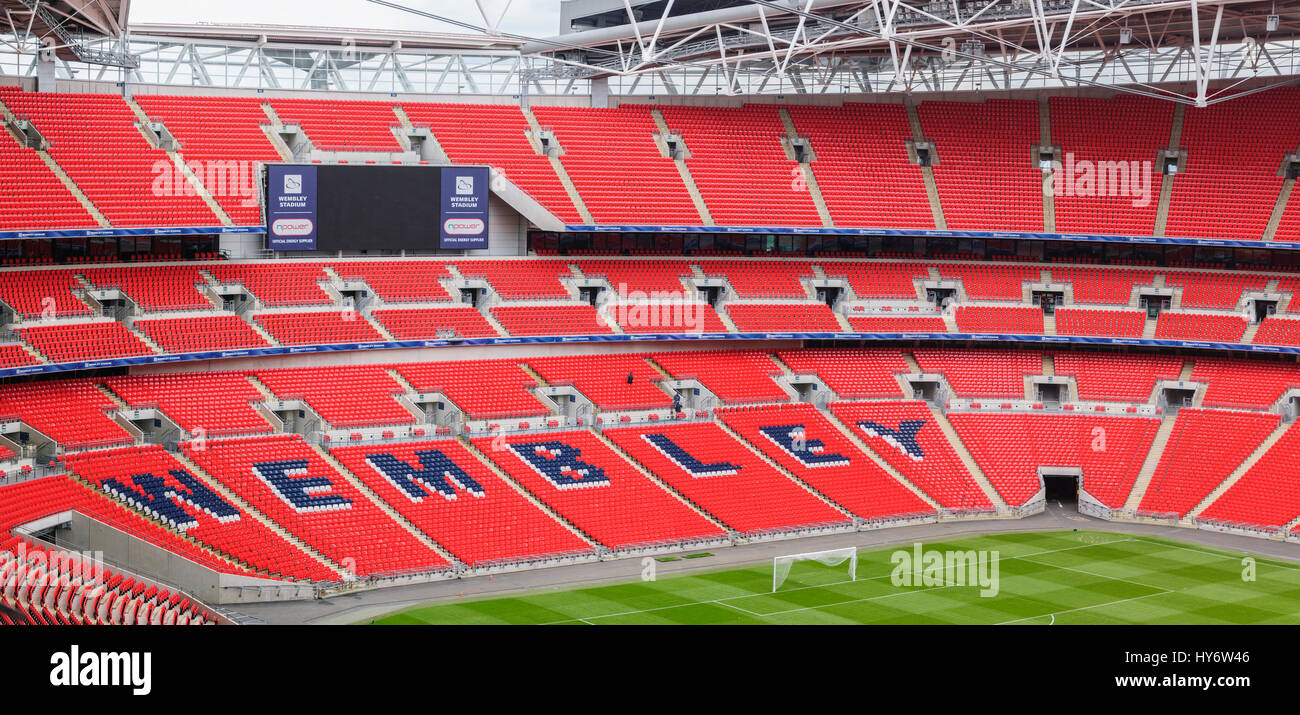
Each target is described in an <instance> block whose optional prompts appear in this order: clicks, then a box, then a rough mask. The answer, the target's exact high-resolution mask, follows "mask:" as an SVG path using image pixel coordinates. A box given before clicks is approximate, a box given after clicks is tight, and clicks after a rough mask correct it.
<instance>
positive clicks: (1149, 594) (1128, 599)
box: [995, 591, 1178, 626]
mask: <svg viewBox="0 0 1300 715" xmlns="http://www.w3.org/2000/svg"><path fill="white" fill-rule="evenodd" d="M1170 593H1178V592H1177V591H1161V592H1160V593H1148V594H1147V595H1145V596H1134V597H1133V598H1121V599H1120V600H1118V601H1108V602H1106V603H1095V604H1093V605H1091V606H1079V607H1078V608H1070V609H1066V610H1064V611H1053V612H1052V613H1040V614H1039V615H1037V616H1026V617H1024V618H1017V619H1015V620H1011V621H1003V622H1001V623H997V624H995V625H999V626H1005V625H1007V624H1008V623H1019V622H1021V621H1029V620H1033V619H1035V618H1042V617H1043V616H1051V617H1052V623H1049V624H1048V625H1052V624H1053V623H1056V617H1057V616H1058V615H1060V614H1062V613H1074V612H1075V611H1087V610H1091V609H1093V608H1102V607H1103V606H1113V605H1115V604H1117V603H1127V602H1129V601H1138V600H1141V599H1143V598H1151V597H1152V596H1164V595H1166V594H1170Z"/></svg>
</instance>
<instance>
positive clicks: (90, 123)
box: [0, 87, 220, 228]
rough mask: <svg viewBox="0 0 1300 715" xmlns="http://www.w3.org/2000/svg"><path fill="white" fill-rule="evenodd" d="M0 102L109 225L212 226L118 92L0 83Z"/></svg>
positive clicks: (212, 217) (211, 217) (200, 203)
mask: <svg viewBox="0 0 1300 715" xmlns="http://www.w3.org/2000/svg"><path fill="white" fill-rule="evenodd" d="M0 101H3V102H4V103H5V104H6V105H8V107H9V109H10V110H11V111H13V113H14V114H15V115H17V116H19V117H21V118H26V119H30V120H31V121H32V123H33V124H35V125H36V127H37V129H39V130H40V132H41V134H42V135H44V136H45V138H46V139H47V140H49V142H50V145H49V153H50V156H51V157H53V158H54V160H55V161H57V162H58V163H59V166H60V167H62V169H63V171H64V172H66V173H67V175H68V176H69V177H71V178H72V180H73V181H74V182H76V184H77V186H78V188H80V189H81V190H82V192H83V193H85V194H86V196H87V197H88V198H89V199H90V201H91V202H92V203H94V205H95V207H96V208H98V209H99V210H100V212H101V213H103V214H104V216H105V217H107V218H108V220H109V222H110V223H112V225H113V226H114V227H117V228H123V227H131V226H219V225H220V221H218V220H217V217H216V216H215V215H214V214H213V213H212V210H211V209H209V208H208V206H207V204H205V203H203V201H202V200H201V199H200V198H198V196H196V195H194V194H193V193H192V192H187V191H186V190H185V185H186V182H185V180H184V179H183V178H180V179H178V180H169V179H174V178H175V177H176V176H177V175H178V172H175V170H174V167H173V166H172V164H171V159H170V158H169V157H168V156H167V153H166V152H164V151H162V150H159V149H154V148H152V147H150V146H149V143H148V142H147V141H146V140H145V138H144V135H143V134H141V133H140V130H139V129H136V127H135V122H136V117H135V115H134V114H133V113H132V112H131V108H130V107H128V106H127V104H126V102H125V101H124V100H123V99H122V98H121V97H119V96H116V95H113V94H72V93H36V92H23V91H21V90H16V89H14V88H9V87H5V88H0ZM159 166H161V167H164V168H166V171H163V172H161V173H160V172H159V171H158V169H157V168H156V167H159ZM177 187H180V190H177Z"/></svg>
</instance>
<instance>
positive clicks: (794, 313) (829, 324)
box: [726, 303, 843, 333]
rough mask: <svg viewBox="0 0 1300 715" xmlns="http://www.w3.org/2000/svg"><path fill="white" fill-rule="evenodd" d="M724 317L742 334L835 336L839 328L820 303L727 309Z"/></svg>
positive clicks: (839, 330)
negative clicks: (825, 334)
mask: <svg viewBox="0 0 1300 715" xmlns="http://www.w3.org/2000/svg"><path fill="white" fill-rule="evenodd" d="M726 310H727V316H728V317H730V318H731V320H732V322H734V323H735V324H736V327H737V328H739V329H740V332H742V333H785V332H797V333H839V332H842V331H843V329H842V328H840V324H839V322H838V321H836V320H835V314H834V313H833V312H831V309H830V308H828V307H826V305H825V304H824V303H815V304H797V305H774V304H758V305H742V304H732V305H729V306H727V308H726Z"/></svg>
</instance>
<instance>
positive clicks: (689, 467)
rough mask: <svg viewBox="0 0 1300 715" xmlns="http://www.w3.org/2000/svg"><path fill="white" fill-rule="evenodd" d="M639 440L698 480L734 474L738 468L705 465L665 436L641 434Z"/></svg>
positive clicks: (717, 464)
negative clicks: (647, 443)
mask: <svg viewBox="0 0 1300 715" xmlns="http://www.w3.org/2000/svg"><path fill="white" fill-rule="evenodd" d="M641 438H642V439H644V440H645V441H646V442H649V443H650V446H651V447H654V448H655V449H656V450H658V451H659V453H660V454H662V455H663V456H665V457H667V458H668V459H670V460H671V461H672V463H673V464H676V465H677V466H679V467H681V468H682V469H683V470H685V471H686V473H687V474H689V475H691V476H692V477H695V478H696V479H699V478H701V477H725V476H730V475H732V474H736V473H737V472H739V471H740V467H739V466H737V465H735V464H732V463H730V462H713V463H711V464H706V463H704V462H702V461H700V460H699V459H696V458H695V457H694V456H693V455H691V453H690V452H687V451H686V450H685V449H682V448H681V447H680V446H678V445H677V443H676V442H673V441H672V439H670V438H669V437H668V435H666V434H643V435H641Z"/></svg>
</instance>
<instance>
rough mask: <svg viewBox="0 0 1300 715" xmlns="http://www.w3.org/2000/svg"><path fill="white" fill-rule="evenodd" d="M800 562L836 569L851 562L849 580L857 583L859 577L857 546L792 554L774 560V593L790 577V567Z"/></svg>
mask: <svg viewBox="0 0 1300 715" xmlns="http://www.w3.org/2000/svg"><path fill="white" fill-rule="evenodd" d="M799 561H816V562H817V563H819V564H822V565H824V566H830V567H832V568H833V567H835V566H839V565H840V564H842V563H844V562H845V561H847V562H849V580H850V581H855V580H857V577H858V548H857V547H856V546H847V547H845V548H842V549H827V550H826V551H810V552H808V553H806V554H791V555H789V556H776V557H773V558H772V592H773V593H776V590H777V589H778V588H780V587H781V584H783V583H785V579H786V577H787V576H789V575H790V567H792V566H794V565H795V563H796V562H799Z"/></svg>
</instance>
